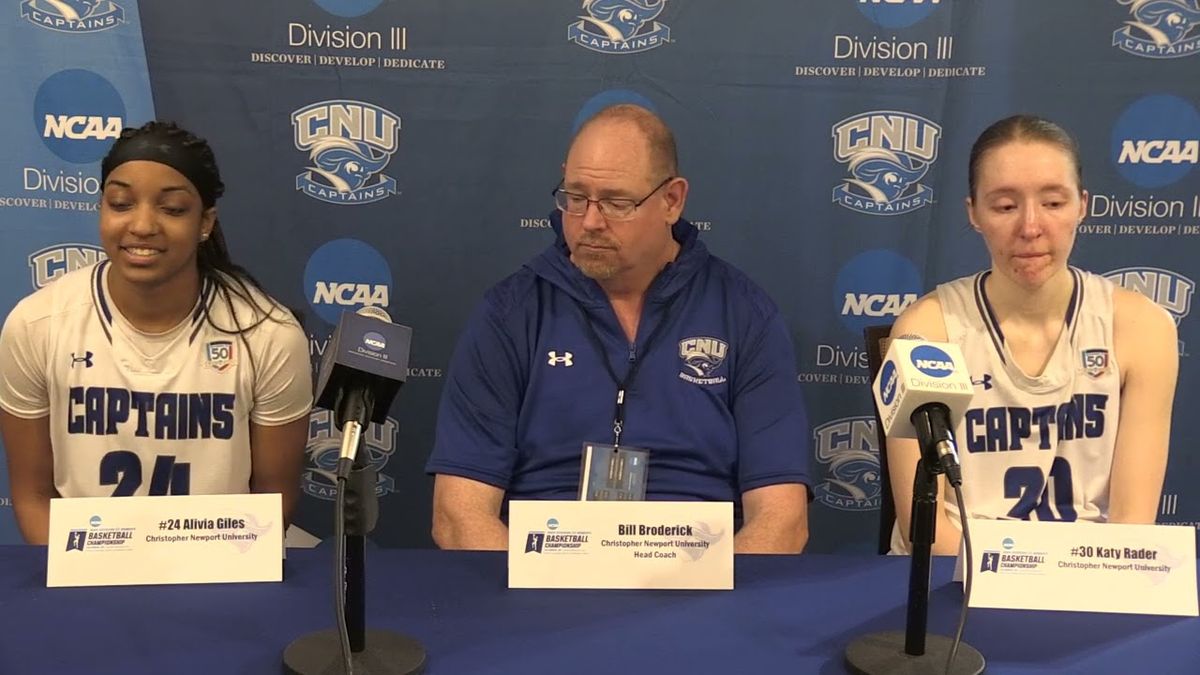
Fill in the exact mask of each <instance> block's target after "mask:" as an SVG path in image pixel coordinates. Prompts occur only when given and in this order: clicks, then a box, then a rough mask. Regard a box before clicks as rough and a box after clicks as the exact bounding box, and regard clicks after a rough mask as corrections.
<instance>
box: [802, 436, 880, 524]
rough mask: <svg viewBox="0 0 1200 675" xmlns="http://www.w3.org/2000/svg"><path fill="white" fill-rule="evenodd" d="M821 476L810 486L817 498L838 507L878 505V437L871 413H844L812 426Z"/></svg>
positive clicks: (855, 508) (861, 508) (851, 508)
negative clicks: (848, 415)
mask: <svg viewBox="0 0 1200 675" xmlns="http://www.w3.org/2000/svg"><path fill="white" fill-rule="evenodd" d="M813 441H814V442H815V446H816V457H817V461H818V462H819V463H820V464H821V466H822V467H823V469H824V471H825V477H824V480H822V481H821V482H820V483H818V484H817V485H816V487H814V488H813V493H814V495H815V497H816V499H817V500H818V501H820V502H821V503H822V504H824V505H826V506H829V507H831V508H835V509H840V510H842V511H870V510H873V509H877V508H879V502H880V499H881V494H882V486H881V485H880V471H879V441H878V438H877V436H876V435H875V418H874V417H865V416H862V417H844V418H842V419H836V420H833V421H831V422H826V423H825V424H822V425H821V426H819V427H816V428H815V429H813Z"/></svg>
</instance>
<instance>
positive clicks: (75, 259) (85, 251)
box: [29, 244, 108, 288]
mask: <svg viewBox="0 0 1200 675" xmlns="http://www.w3.org/2000/svg"><path fill="white" fill-rule="evenodd" d="M107 257H108V254H107V253H105V252H104V249H102V248H100V247H99V246H92V245H91V244H58V245H57V246H47V247H46V248H44V249H42V250H40V251H35V252H33V253H30V254H29V271H30V273H31V274H32V275H33V287H34V288H42V287H43V286H45V285H46V284H48V283H50V282H51V281H54V280H55V279H57V278H59V277H61V276H62V275H64V274H66V273H67V272H73V271H75V270H77V269H79V268H80V267H87V266H88V265H91V264H94V263H96V262H97V261H100V260H104V259H105V258H107Z"/></svg>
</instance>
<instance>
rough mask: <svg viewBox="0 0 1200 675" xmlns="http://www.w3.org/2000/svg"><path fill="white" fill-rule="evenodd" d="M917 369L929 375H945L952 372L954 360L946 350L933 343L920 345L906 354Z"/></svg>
mask: <svg viewBox="0 0 1200 675" xmlns="http://www.w3.org/2000/svg"><path fill="white" fill-rule="evenodd" d="M908 358H909V360H910V361H912V364H913V365H914V366H916V368H917V370H919V371H921V373H923V374H925V375H928V376H929V377H946V376H947V375H952V374H954V361H953V360H952V359H951V358H950V355H949V354H947V353H946V352H944V351H942V350H941V349H938V348H937V347H934V346H933V345H920V346H918V347H916V348H914V349H913V350H912V352H911V353H910V354H909V355H908Z"/></svg>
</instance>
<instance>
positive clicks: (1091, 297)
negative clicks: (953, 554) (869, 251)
mask: <svg viewBox="0 0 1200 675" xmlns="http://www.w3.org/2000/svg"><path fill="white" fill-rule="evenodd" d="M1070 272H1071V276H1072V278H1073V279H1074V283H1075V287H1074V291H1073V293H1072V295H1071V301H1070V303H1069V305H1068V307H1067V313H1066V321H1065V323H1064V328H1063V331H1062V333H1061V334H1060V335H1059V339H1058V342H1057V344H1055V346H1054V351H1053V353H1052V355H1051V357H1050V360H1049V362H1048V363H1047V364H1046V368H1045V370H1044V371H1043V372H1042V374H1041V375H1038V376H1037V377H1031V376H1029V375H1027V374H1026V373H1025V372H1024V371H1022V370H1021V368H1020V366H1018V365H1017V363H1016V361H1015V360H1014V359H1013V357H1012V354H1011V352H1010V351H1009V349H1008V345H1007V343H1006V342H1005V340H1004V335H1003V333H1002V332H1001V330H1000V326H999V323H998V322H997V321H996V317H995V313H994V312H993V311H992V307H991V304H990V303H989V302H988V299H987V295H986V293H985V292H984V281H985V280H986V279H987V277H988V275H989V274H991V272H990V271H987V272H980V273H978V274H976V275H974V276H970V277H963V278H961V279H956V280H955V281H952V282H950V283H947V284H941V285H939V286H938V288H937V294H938V300H939V301H940V302H941V306H942V316H943V318H944V320H945V324H946V337H947V340H948V341H949V342H952V343H955V344H958V345H959V346H960V347H961V348H962V352H963V356H964V358H965V359H966V362H967V369H968V370H969V371H970V373H971V381H972V382H973V383H974V385H975V387H974V389H975V396H974V398H973V399H972V400H971V405H970V407H969V408H968V409H967V412H966V414H965V415H964V416H963V419H962V420H961V421H959V423H958V427H957V429H956V430H955V439H956V441H957V443H958V453H959V458H960V460H961V462H962V475H963V487H962V492H963V500H964V502H965V504H966V507H967V511H968V512H969V513H970V515H971V517H972V518H1000V519H1005V518H1012V519H1023V520H1030V519H1032V520H1090V521H1099V522H1103V521H1106V520H1108V494H1109V489H1108V488H1109V477H1110V475H1111V473H1112V460H1113V449H1114V447H1115V446H1116V439H1117V419H1118V415H1119V413H1120V403H1121V374H1120V371H1119V368H1118V366H1119V364H1118V363H1117V361H1116V359H1115V358H1114V354H1113V289H1114V285H1113V283H1112V282H1110V281H1108V280H1107V279H1104V278H1103V277H1099V276H1096V275H1094V274H1091V273H1089V272H1084V271H1082V270H1078V269H1075V268H1070ZM942 499H943V500H944V502H945V508H946V512H947V514H948V515H949V517H950V520H951V522H953V523H954V524H955V526H958V527H960V528H961V525H960V517H959V512H958V505H957V504H956V503H955V500H954V495H953V493H949V494H944V495H942ZM903 534H904V537H903V539H901V538H900V535H901V533H900V532H899V528H895V529H894V530H893V533H892V550H893V552H900V551H906V550H907V548H908V546H907V533H903Z"/></svg>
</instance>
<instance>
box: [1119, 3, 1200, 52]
mask: <svg viewBox="0 0 1200 675" xmlns="http://www.w3.org/2000/svg"><path fill="white" fill-rule="evenodd" d="M1117 2H1118V3H1120V4H1122V5H1125V6H1127V7H1129V14H1130V18H1131V19H1133V20H1132V21H1126V22H1125V27H1124V28H1118V29H1117V30H1116V31H1114V32H1113V46H1114V47H1120V48H1121V50H1122V51H1126V52H1129V53H1130V54H1134V55H1136V56H1144V57H1147V58H1151V59H1174V58H1179V57H1180V56H1190V55H1192V54H1195V53H1196V52H1197V51H1198V50H1200V30H1196V27H1197V26H1200V4H1197V0H1117Z"/></svg>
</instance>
